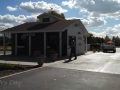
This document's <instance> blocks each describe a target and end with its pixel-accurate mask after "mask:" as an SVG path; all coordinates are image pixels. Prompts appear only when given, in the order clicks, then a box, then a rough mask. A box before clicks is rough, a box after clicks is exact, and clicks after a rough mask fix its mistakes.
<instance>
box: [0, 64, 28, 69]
mask: <svg viewBox="0 0 120 90" xmlns="http://www.w3.org/2000/svg"><path fill="white" fill-rule="evenodd" d="M24 69H26V67H25V66H24V65H20V64H9V63H1V64H0V70H1V71H2V70H24Z"/></svg>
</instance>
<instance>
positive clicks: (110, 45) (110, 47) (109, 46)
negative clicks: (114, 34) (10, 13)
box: [102, 41, 116, 53]
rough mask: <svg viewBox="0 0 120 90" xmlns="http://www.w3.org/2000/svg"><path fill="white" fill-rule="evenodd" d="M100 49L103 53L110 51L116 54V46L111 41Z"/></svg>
mask: <svg viewBox="0 0 120 90" xmlns="http://www.w3.org/2000/svg"><path fill="white" fill-rule="evenodd" d="M102 49H103V52H108V51H112V52H113V53H116V46H115V44H114V42H112V41H109V42H107V43H106V44H104V45H103V46H102Z"/></svg>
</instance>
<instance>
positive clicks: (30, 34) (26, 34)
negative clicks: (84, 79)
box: [23, 33, 35, 36]
mask: <svg viewBox="0 0 120 90" xmlns="http://www.w3.org/2000/svg"><path fill="white" fill-rule="evenodd" d="M23 36H35V33H25V34H23Z"/></svg>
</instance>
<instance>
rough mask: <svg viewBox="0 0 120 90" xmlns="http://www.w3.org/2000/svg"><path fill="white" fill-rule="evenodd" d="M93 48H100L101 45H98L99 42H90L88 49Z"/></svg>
mask: <svg viewBox="0 0 120 90" xmlns="http://www.w3.org/2000/svg"><path fill="white" fill-rule="evenodd" d="M93 48H95V49H100V48H101V45H100V44H91V45H90V49H91V50H92V49H93Z"/></svg>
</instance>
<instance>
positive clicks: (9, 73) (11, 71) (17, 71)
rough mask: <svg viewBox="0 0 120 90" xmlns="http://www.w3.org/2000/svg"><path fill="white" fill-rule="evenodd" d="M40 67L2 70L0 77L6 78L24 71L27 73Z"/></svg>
mask: <svg viewBox="0 0 120 90" xmlns="http://www.w3.org/2000/svg"><path fill="white" fill-rule="evenodd" d="M38 67H39V66H27V67H26V69H25V70H2V71H0V77H4V76H7V75H11V74H15V73H19V72H22V71H27V70H30V69H33V68H38Z"/></svg>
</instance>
